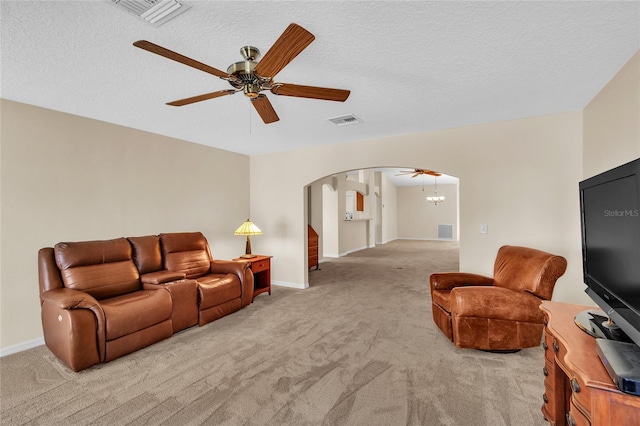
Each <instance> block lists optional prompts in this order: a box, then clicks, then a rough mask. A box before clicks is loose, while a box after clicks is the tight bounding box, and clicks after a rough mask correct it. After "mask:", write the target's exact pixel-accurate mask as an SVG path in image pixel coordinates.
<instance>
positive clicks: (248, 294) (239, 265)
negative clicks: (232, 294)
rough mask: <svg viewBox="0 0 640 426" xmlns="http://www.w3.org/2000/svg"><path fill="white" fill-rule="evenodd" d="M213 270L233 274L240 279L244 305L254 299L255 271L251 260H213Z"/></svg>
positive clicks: (217, 272) (218, 272)
mask: <svg viewBox="0 0 640 426" xmlns="http://www.w3.org/2000/svg"><path fill="white" fill-rule="evenodd" d="M211 272H213V273H216V274H233V275H235V276H237V277H238V279H239V280H240V290H241V300H242V302H241V303H242V306H243V307H244V306H247V305H248V304H250V303H251V301H252V300H253V272H251V262H247V261H244V260H212V261H211Z"/></svg>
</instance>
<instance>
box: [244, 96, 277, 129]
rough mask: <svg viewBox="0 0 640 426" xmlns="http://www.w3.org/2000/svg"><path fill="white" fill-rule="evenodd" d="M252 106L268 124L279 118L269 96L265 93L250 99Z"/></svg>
mask: <svg viewBox="0 0 640 426" xmlns="http://www.w3.org/2000/svg"><path fill="white" fill-rule="evenodd" d="M251 103H252V104H253V107H254V108H255V109H256V111H257V112H258V114H259V115H260V118H262V121H264V124H269V123H273V122H276V121H278V120H280V118H279V117H278V114H276V110H274V109H273V106H272V105H271V102H270V101H269V98H267V96H266V95H263V94H260V95H258V96H257V97H255V98H253V99H251Z"/></svg>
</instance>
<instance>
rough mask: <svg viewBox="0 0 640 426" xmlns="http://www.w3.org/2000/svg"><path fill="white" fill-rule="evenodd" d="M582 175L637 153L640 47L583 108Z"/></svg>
mask: <svg viewBox="0 0 640 426" xmlns="http://www.w3.org/2000/svg"><path fill="white" fill-rule="evenodd" d="M583 133H584V167H583V177H584V178H585V179H586V178H589V177H591V176H594V175H596V174H598V173H601V172H604V171H606V170H609V169H611V168H613V167H616V166H619V165H621V164H624V163H627V162H629V161H631V160H634V159H636V158H638V157H640V50H639V51H637V52H636V53H635V55H633V57H632V58H631V59H629V61H628V62H627V63H626V64H625V65H624V66H623V67H622V69H621V70H620V71H619V72H618V73H617V74H616V76H615V77H614V78H612V79H611V81H610V82H609V83H608V84H607V85H606V86H605V87H604V88H603V89H602V90H601V91H600V93H598V95H597V96H596V97H595V98H594V99H593V100H592V101H591V102H590V103H589V105H587V106H586V107H585V109H584V130H583Z"/></svg>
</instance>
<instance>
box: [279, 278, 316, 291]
mask: <svg viewBox="0 0 640 426" xmlns="http://www.w3.org/2000/svg"><path fill="white" fill-rule="evenodd" d="M271 285H277V286H280V287H289V288H297V289H299V290H304V289H305V288H309V283H304V284H300V283H288V282H285V281H273V280H272V281H271Z"/></svg>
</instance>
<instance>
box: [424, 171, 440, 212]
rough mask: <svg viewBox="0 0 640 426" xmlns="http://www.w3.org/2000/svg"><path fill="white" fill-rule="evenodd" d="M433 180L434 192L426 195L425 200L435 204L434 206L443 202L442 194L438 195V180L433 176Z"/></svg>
mask: <svg viewBox="0 0 640 426" xmlns="http://www.w3.org/2000/svg"><path fill="white" fill-rule="evenodd" d="M433 182H434V186H435V190H434V194H433V196H432V197H427V201H428V202H430V203H433V204H435V205H436V206H437V205H438V204H440V203H442V202H444V195H438V181H437V180H436V177H435V176H434V177H433Z"/></svg>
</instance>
